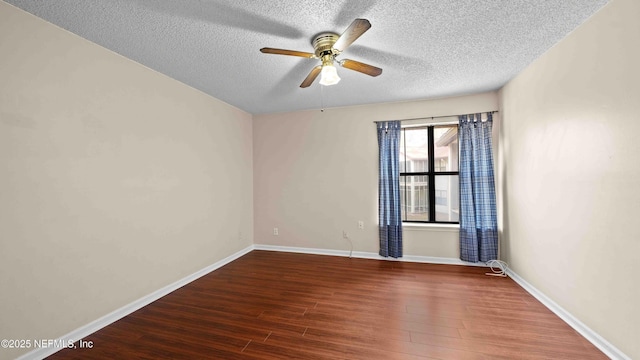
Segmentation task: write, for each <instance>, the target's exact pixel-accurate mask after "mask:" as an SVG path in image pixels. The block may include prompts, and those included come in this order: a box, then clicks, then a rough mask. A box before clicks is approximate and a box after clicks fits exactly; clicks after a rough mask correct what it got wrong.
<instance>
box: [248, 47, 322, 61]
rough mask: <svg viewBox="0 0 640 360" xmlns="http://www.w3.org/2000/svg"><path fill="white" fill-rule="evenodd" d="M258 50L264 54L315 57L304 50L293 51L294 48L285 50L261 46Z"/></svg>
mask: <svg viewBox="0 0 640 360" xmlns="http://www.w3.org/2000/svg"><path fill="white" fill-rule="evenodd" d="M260 52H262V53H264V54H276V55H289V56H300V57H305V58H310V59H313V58H315V57H316V55H315V54H312V53H310V52H304V51H294V50H285V49H274V48H267V47H266V48H262V49H260Z"/></svg>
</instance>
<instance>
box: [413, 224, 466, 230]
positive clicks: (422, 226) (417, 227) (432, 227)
mask: <svg viewBox="0 0 640 360" xmlns="http://www.w3.org/2000/svg"><path fill="white" fill-rule="evenodd" d="M402 230H407V231H443V232H459V231H460V224H419V223H402Z"/></svg>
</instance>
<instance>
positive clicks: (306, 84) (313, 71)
mask: <svg viewBox="0 0 640 360" xmlns="http://www.w3.org/2000/svg"><path fill="white" fill-rule="evenodd" d="M320 71H322V65H318V66H316V67H314V68H313V69H311V72H310V73H309V75H307V78H306V79H304V81H303V82H302V84H300V87H301V88H306V87H309V86H310V85H311V84H313V81H314V80H315V79H316V78H317V77H318V74H320Z"/></svg>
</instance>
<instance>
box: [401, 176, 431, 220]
mask: <svg viewBox="0 0 640 360" xmlns="http://www.w3.org/2000/svg"><path fill="white" fill-rule="evenodd" d="M400 195H401V202H402V219H403V220H405V221H429V179H428V177H427V176H401V177H400Z"/></svg>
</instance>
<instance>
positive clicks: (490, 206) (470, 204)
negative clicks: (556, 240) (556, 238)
mask: <svg viewBox="0 0 640 360" xmlns="http://www.w3.org/2000/svg"><path fill="white" fill-rule="evenodd" d="M459 121H460V129H459V131H460V259H462V260H464V261H470V262H479V261H483V262H486V261H489V260H495V259H497V258H498V217H497V211H496V192H495V185H494V175H493V150H492V145H491V127H492V125H493V117H492V114H491V113H487V121H482V117H481V114H474V115H461V116H460V117H459Z"/></svg>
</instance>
